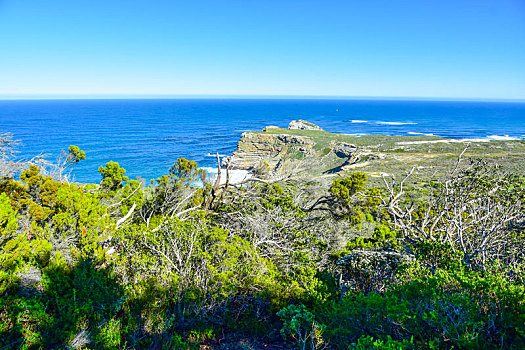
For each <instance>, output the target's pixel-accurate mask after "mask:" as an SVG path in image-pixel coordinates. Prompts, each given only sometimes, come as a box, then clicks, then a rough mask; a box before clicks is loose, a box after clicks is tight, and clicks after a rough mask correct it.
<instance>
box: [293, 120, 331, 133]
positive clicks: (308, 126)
mask: <svg viewBox="0 0 525 350" xmlns="http://www.w3.org/2000/svg"><path fill="white" fill-rule="evenodd" d="M288 129H290V130H318V131H324V130H323V129H322V128H321V127H319V126H317V125H315V124H314V123H310V122H308V121H306V120H292V121H291V122H290V124H288Z"/></svg>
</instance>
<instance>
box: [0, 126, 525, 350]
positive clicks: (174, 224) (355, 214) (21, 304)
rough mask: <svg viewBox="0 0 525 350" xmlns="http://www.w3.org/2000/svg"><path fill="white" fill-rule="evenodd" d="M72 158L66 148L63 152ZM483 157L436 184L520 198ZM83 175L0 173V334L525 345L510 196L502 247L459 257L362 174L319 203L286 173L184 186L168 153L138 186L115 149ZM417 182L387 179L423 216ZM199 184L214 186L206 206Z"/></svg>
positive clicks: (519, 257)
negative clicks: (390, 204) (405, 226)
mask: <svg viewBox="0 0 525 350" xmlns="http://www.w3.org/2000/svg"><path fill="white" fill-rule="evenodd" d="M321 133H322V132H321ZM321 133H319V135H321ZM328 141H329V140H328ZM327 145H328V144H324V145H323V147H327ZM84 158H85V153H84V152H82V151H81V150H80V149H79V148H78V147H75V146H71V147H70V148H69V155H68V158H67V159H66V162H65V163H64V164H65V166H68V165H67V164H73V163H75V162H78V161H80V160H82V159H84ZM68 162H69V163H68ZM261 166H262V169H261V170H262V173H263V175H264V174H265V173H266V170H267V169H266V164H264V163H263V162H261ZM496 170H497V169H496ZM496 170H495V169H492V168H487V167H486V165H483V164H480V165H479V168H476V167H474V168H469V170H466V172H465V173H464V174H463V173H462V177H460V178H459V180H457V182H456V183H453V184H452V185H453V186H458V187H457V188H460V189H467V190H465V191H464V192H461V193H463V194H464V198H466V199H467V200H469V201H471V202H475V201H476V200H478V199H479V198H482V199H483V200H485V199H490V200H491V201H492V203H503V204H505V205H514V206H516V208H518V209H520V208H521V209H520V210H522V208H523V207H522V206H520V205H522V204H521V203H522V201H523V200H524V199H525V195H524V193H525V191H523V190H524V189H525V185H524V179H523V176H521V175H519V174H503V175H502V173H501V172H498V171H496ZM99 172H100V173H101V175H102V177H103V179H102V183H101V185H100V186H97V185H94V184H93V185H88V186H84V187H79V186H77V185H74V184H68V183H62V182H60V181H56V180H54V179H53V178H51V177H49V176H44V175H43V173H45V172H43V171H42V172H41V170H40V169H39V168H38V167H36V166H30V167H29V168H28V169H27V170H25V171H23V172H22V174H21V175H20V181H16V180H14V179H10V178H4V179H2V180H1V181H0V343H1V344H2V345H1V346H4V347H5V346H7V348H9V347H11V348H23V349H30V348H67V347H74V346H83V347H89V348H107V349H121V348H165V349H196V348H198V347H199V346H209V347H210V348H214V347H215V346H216V344H217V343H221V344H220V346H222V347H224V348H229V347H230V345H231V348H236V346H237V347H238V346H239V344H234V342H235V341H237V340H239V339H241V338H242V339H243V342H245V340H246V339H247V340H246V342H248V343H250V342H253V344H251V343H250V344H245V345H246V346H250V347H253V348H257V347H261V346H269V347H271V346H272V343H280V346H281V347H282V346H283V345H282V343H283V342H284V343H285V345H284V346H287V345H290V342H291V341H292V339H294V340H295V343H296V344H295V345H297V346H299V347H300V348H305V347H309V348H312V349H315V348H325V347H326V348H333V349H344V348H349V349H405V348H407V349H416V348H433V349H449V348H462V349H463V348H465V349H468V348H471V349H474V348H516V349H519V348H523V347H525V328H524V325H525V316H524V315H525V287H524V285H523V280H525V277H524V275H523V271H524V270H525V267H524V266H523V249H522V248H523V245H521V243H520V242H522V241H523V239H524V236H523V235H524V232H523V223H522V220H521V218H522V213H523V211H521V212H519V213H518V214H519V215H521V216H519V215H518V216H517V217H518V219H517V220H514V221H512V222H510V223H509V225H508V226H506V227H505V229H507V230H508V231H509V232H511V233H512V235H509V236H506V237H510V238H512V240H510V241H509V242H508V243H507V244H506V245H502V246H501V247H502V248H501V250H499V251H498V254H501V256H502V257H504V258H505V259H503V258H502V259H501V260H500V259H499V257H498V258H497V259H492V260H491V259H487V261H486V262H484V264H483V265H479V264H478V265H476V264H470V263H469V260H468V259H467V258H466V256H465V255H466V253H465V252H464V251H462V250H461V249H458V246H457V245H456V246H455V245H453V244H451V243H450V242H449V241H447V240H441V241H440V239H439V237H440V236H439V235H433V236H430V237H429V239H421V237H419V236H418V237H417V238H418V239H411V238H414V237H407V236H405V235H404V231H402V230H396V229H394V228H399V226H396V222H395V221H394V220H393V217H391V216H390V215H389V214H387V212H386V211H385V208H382V203H383V202H381V200H380V199H379V197H380V196H381V191H382V190H381V189H379V188H367V187H366V181H367V176H366V175H365V174H364V173H359V172H357V173H354V174H351V175H350V176H349V177H347V178H342V179H337V180H335V181H334V182H333V183H332V185H331V186H330V188H329V192H328V195H327V196H324V197H322V198H321V199H320V200H319V201H318V203H320V204H319V205H320V206H321V209H325V210H323V211H321V213H319V212H316V211H315V209H318V208H319V207H317V208H315V206H314V208H313V209H311V210H309V209H304V208H302V207H301V206H300V205H299V204H298V203H301V204H304V203H309V202H310V200H311V199H314V200H315V198H313V196H314V195H312V193H315V192H314V191H311V190H312V188H311V187H309V185H305V184H304V183H302V182H298V181H288V182H284V183H269V184H247V185H246V186H243V187H238V188H235V189H231V188H230V189H229V191H226V192H224V193H221V194H220V195H219V194H218V192H214V191H215V190H214V189H213V188H212V186H210V185H209V184H206V183H205V182H204V186H203V187H202V188H196V186H195V185H196V184H198V181H199V179H200V180H201V181H202V180H203V175H204V174H203V172H202V171H201V170H199V169H198V166H197V163H195V162H193V161H190V160H186V159H184V158H179V159H177V163H175V164H174V165H173V166H172V168H171V169H170V171H169V174H167V175H165V176H163V177H161V178H159V179H158V180H157V183H156V186H152V187H149V188H143V186H142V185H141V183H140V182H139V181H135V180H131V181H130V180H129V179H128V178H127V177H126V176H125V173H126V171H125V170H124V169H122V168H121V167H120V166H119V164H118V163H115V162H109V163H107V164H106V166H105V167H100V169H99ZM495 174H497V175H498V176H499V177H497V178H496V177H495ZM500 175H501V176H500ZM495 185H497V186H495ZM432 186H433V187H426V188H425V189H424V190H423V191H420V190H415V189H408V188H405V189H404V190H405V191H407V193H409V195H410V198H409V199H408V200H409V201H410V202H411V203H412V202H413V205H414V206H413V209H414V210H412V211H411V213H410V217H411V219H412V222H413V223H415V225H416V226H417V227H419V226H421V224H423V223H424V220H425V215H426V213H430V215H431V217H435V215H439V214H437V213H438V211H437V210H436V209H435V208H433V207H431V206H430V205H429V201H428V198H430V197H431V196H432V195H434V194H435V193H438V190H440V189H442V188H440V187H439V186H440V185H439V184H435V183H433V184H432ZM450 188H456V187H450ZM323 191H326V188H324V189H323ZM212 195H216V196H220V199H221V200H220V201H218V202H217V205H216V206H214V207H213V208H212V209H210V208H211V207H205V205H203V203H205V202H206V201H207V200H208V199H209V198H210V196H212ZM302 196H306V197H308V198H307V200H304V201H303V202H301V200H302V199H303V198H304V197H302ZM480 196H481V197H480ZM457 198H458V199H462V198H463V197H457ZM132 207H134V208H135V209H134V212H133V213H131V211H130V209H131V208H132ZM198 208H201V209H200V210H203V211H202V212H201V211H200V210H199V209H198ZM202 208H204V209H206V210H204V209H202ZM208 209H210V210H208ZM449 209H450V211H446V212H444V214H443V216H442V218H443V220H442V221H441V222H442V223H445V224H447V222H446V220H448V218H449V217H450V216H449V214H451V213H452V212H453V211H454V210H457V211H459V212H461V214H462V215H463V216H461V219H463V220H465V221H468V220H471V219H470V217H469V216H468V215H469V213H468V208H467V207H466V206H463V207H454V206H451V207H449ZM181 212H184V215H179V214H180V213H181ZM127 213H131V214H133V215H130V217H128V218H127V220H126V221H125V222H123V221H121V220H120V219H119V218H123V217H124V216H125V215H126V214H127ZM390 214H392V213H390ZM392 215H393V214H392ZM491 215H492V214H491ZM491 218H492V217H491ZM494 218H496V217H494ZM117 219H119V220H118V224H117V223H116V221H117ZM520 220H521V221H520ZM418 225H419V226H418ZM443 227H444V226H443ZM347 229H348V230H347ZM372 229H373V232H372ZM476 229H477V227H476V226H472V228H470V229H469V230H470V231H469V234H474V233H476ZM365 230H367V231H366V237H359V236H358V237H355V236H352V235H351V234H352V233H358V234H361V235H363V236H364V235H365V233H364V232H365ZM421 232H423V233H428V232H429V230H428V229H426V231H425V229H422V230H421ZM471 237H473V236H468V238H471ZM341 247H343V249H341ZM481 267H483V268H481ZM277 330H280V331H277ZM79 339H80V340H82V339H83V341H84V343H83V344H82V345H79V344H78V343H77V344H76V345H74V344H73V343H75V342H79ZM230 339H231V343H229V341H230Z"/></svg>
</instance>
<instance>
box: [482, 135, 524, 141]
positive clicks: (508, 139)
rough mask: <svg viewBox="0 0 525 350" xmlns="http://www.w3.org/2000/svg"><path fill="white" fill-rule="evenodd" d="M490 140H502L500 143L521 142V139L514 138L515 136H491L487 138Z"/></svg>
mask: <svg viewBox="0 0 525 350" xmlns="http://www.w3.org/2000/svg"><path fill="white" fill-rule="evenodd" d="M487 138H488V139H490V140H500V141H511V140H519V139H520V138H519V137H513V136H509V135H503V136H501V135H489V136H487Z"/></svg>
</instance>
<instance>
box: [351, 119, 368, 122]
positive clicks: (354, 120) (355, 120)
mask: <svg viewBox="0 0 525 350" xmlns="http://www.w3.org/2000/svg"><path fill="white" fill-rule="evenodd" d="M350 123H368V120H359V119H352V120H350Z"/></svg>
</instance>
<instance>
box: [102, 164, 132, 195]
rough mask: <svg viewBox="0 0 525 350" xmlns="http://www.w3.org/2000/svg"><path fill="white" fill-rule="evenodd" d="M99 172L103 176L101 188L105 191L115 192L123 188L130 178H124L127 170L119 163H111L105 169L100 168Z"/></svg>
mask: <svg viewBox="0 0 525 350" xmlns="http://www.w3.org/2000/svg"><path fill="white" fill-rule="evenodd" d="M98 172H99V173H100V174H101V175H102V181H101V183H100V186H101V188H102V189H103V190H105V191H115V190H118V189H120V188H122V187H123V184H124V182H126V181H128V180H129V178H128V177H127V176H124V174H125V173H126V169H124V168H121V167H120V165H119V163H117V162H114V161H110V162H109V163H106V166H105V167H102V166H101V167H99V168H98Z"/></svg>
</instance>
